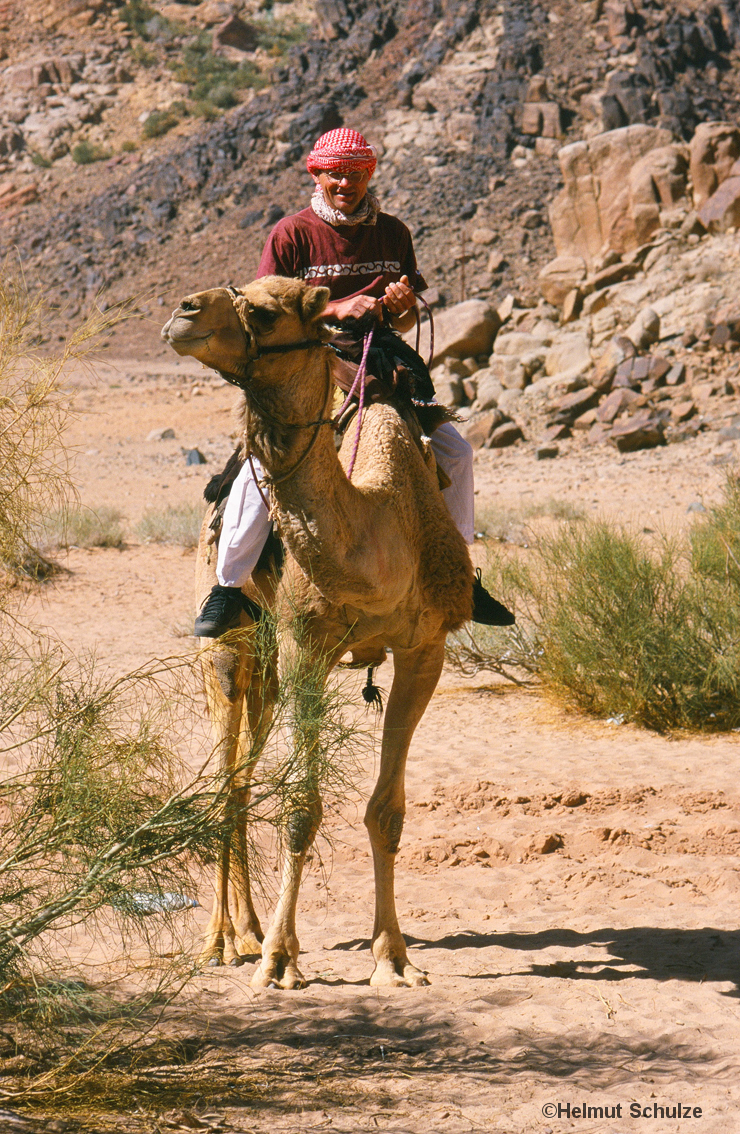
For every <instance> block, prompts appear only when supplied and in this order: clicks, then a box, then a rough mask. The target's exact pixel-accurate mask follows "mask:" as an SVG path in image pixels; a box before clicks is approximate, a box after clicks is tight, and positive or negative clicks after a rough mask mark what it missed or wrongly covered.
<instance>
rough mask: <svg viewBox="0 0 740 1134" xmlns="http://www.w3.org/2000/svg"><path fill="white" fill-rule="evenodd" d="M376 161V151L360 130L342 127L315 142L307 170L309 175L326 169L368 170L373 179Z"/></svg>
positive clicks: (308, 159)
mask: <svg viewBox="0 0 740 1134" xmlns="http://www.w3.org/2000/svg"><path fill="white" fill-rule="evenodd" d="M376 161H377V159H376V156H375V149H374V148H373V146H371V145H370V144H369V143H368V141H367V139H366V138H364V137H363V136H362V134H360V133H359V131H358V130H350V129H349V127H347V126H340V127H339V128H338V129H337V130H329V131H328V132H327V133H326V134H322V135H321V137H320V138H319V139H318V140H317V141H316V142H314V147H313V149H312V150H311V153H310V154H309V155H308V157H307V158H306V168H307V169H308V172H309V173H321V171H322V170H324V169H337V170H342V171H344V170H347V171H349V170H353V169H366V170H367V171H368V173H369V174H370V176H371V177H372V175H373V173H374V172H375V165H376Z"/></svg>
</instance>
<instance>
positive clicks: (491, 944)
mask: <svg viewBox="0 0 740 1134" xmlns="http://www.w3.org/2000/svg"><path fill="white" fill-rule="evenodd" d="M406 944H407V945H408V946H409V947H410V948H412V949H419V950H425V949H444V950H457V949H490V948H497V949H511V950H520V951H522V952H528V953H535V952H537V951H539V950H543V949H550V948H555V947H557V948H561V949H572V950H576V949H583V948H587V947H590V948H594V947H603V948H604V952H605V955H604V958H603V959H602V958H598V959H593V958H590V959H588V960H581V959H578V958H575V957H574V958H572V959H559V960H557V961H551V962H547V963H544V962H543V963H537V962H536V961H534V962H531V963H530V964H529V967H528V968H526V969H525V970H523V971H522V972H521V973H511V972H508V973H507V975H508V976H514V975H518V976H541V977H560V978H562V977H568V978H569V979H572V980H606V981H620V980H635V979H637V980H656V981H667V980H683V981H697V982H701V983H711V984H714V983H730V984H732V985H733V986H734V987H733V988H732V989H730V990H727V991H725V992H723V995H725V996H732V997H737V998H740V930H726V929H714V928H712V927H710V926H707V927H704V928H702V929H675V928H658V927H655V926H633V927H630V928H629V929H609V928H602V929H595V930H593V931H592V932H578V931H576V930H573V929H546V930H543V931H541V932H539V933H476V932H474V931H472V930H463V931H462V932H460V933H451V934H447V935H446V936H445V937H440V938H437V939H436V940H430V939H427V938H421V937H412V936H409V935H406ZM369 947H370V942H369V941H365V940H363V939H355V940H352V941H342V942H338V943H337V944H336V945H334V946H333V948H334V949H339V950H354V949H358V948H369ZM476 975H477V976H479V977H481V978H483V979H485V978H486V976H487V977H488V978H489V979H493V978H494V977H496V976H497V974H494V973H490V974H476Z"/></svg>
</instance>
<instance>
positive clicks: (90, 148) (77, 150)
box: [71, 140, 111, 165]
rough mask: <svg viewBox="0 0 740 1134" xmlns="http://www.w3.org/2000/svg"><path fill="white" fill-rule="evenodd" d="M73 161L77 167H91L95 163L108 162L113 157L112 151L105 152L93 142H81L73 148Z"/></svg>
mask: <svg viewBox="0 0 740 1134" xmlns="http://www.w3.org/2000/svg"><path fill="white" fill-rule="evenodd" d="M71 153H72V161H74V162H76V163H77V165H91V164H92V163H93V162H95V161H106V160H107V159H108V158H109V157H110V156H111V155H110V150H104V149H103V147H102V146H97V145H95V144H94V143H93V142H87V141H84V140H83V141H81V142H78V143H77V145H76V146H73V147H72V150H71Z"/></svg>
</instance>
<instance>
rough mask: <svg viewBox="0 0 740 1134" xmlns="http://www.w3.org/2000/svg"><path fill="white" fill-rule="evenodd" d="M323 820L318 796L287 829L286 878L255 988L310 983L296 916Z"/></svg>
mask: <svg viewBox="0 0 740 1134" xmlns="http://www.w3.org/2000/svg"><path fill="white" fill-rule="evenodd" d="M321 817H322V807H321V800H320V798H319V797H318V795H317V796H316V797H315V798H314V799H313V800H312V801H306V805H305V807H304V808H302V809H301V810H300V811H294V812H293V814H292V815H291V817H290V820H289V821H288V825H287V846H286V848H285V857H284V860H283V877H282V884H281V887H280V897H279V899H278V904H277V907H276V909H275V915H274V917H273V919H272V922H271V924H270V928H269V929H268V931H267V935H266V937H265V940H264V941H263V942H262V960H261V962H260V964H259V965H258V966H257V968H256V970H255V972H254V976H253V977H252V987H253V988H269V987H271V988H287V989H290V988H305V986H306V979H305V977H304V976H303V973H302V972H301V970H300V969H299V967H298V953H299V951H300V947H299V944H298V934H297V932H296V924H295V915H296V907H297V905H298V893H299V890H300V885H301V876H302V874H303V866H304V864H305V861H306V855H307V854H308V851H309V849H310V847H311V844H312V843H313V841H314V839H315V837H316V832H317V831H318V829H319V825H320V823H321Z"/></svg>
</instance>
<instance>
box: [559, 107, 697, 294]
mask: <svg viewBox="0 0 740 1134" xmlns="http://www.w3.org/2000/svg"><path fill="white" fill-rule="evenodd" d="M665 148H669V149H671V148H672V147H671V135H670V133H669V132H668V131H667V130H661V129H658V128H657V127H654V126H643V125H639V124H638V125H634V126H625V127H622V128H621V129H619V130H611V131H609V132H607V133H606V134H598V135H596V137H594V138H591V139H590V140H589V141H588V142H583V141H582V142H573V143H571V144H570V145H568V146H564V147H563V149H561V150H560V153H559V154H558V158H559V160H560V167H561V169H562V172H563V181H564V182H565V187H564V188H563V190H562V191H561V192H560V193H559V194H558V196H557V197H556V198H555V200H554V201H553V202H552V204H551V206H550V224H551V226H552V232H553V238H554V240H555V248H556V250H557V253H558V256H568V257H581V258H583V259H584V260H586V262H587V264H588V265H589V267H590V266H591V265H592V264H593V262H594V261H595V259H596V258H597V257H598V256H599V255H601V254H602V252H603V249H604V247H605V246H606V247H608V248H613V249H614V250H615V251H617V252H619V253H624V252H629V251H631V250H633V249H635V248H638V247H639V246H640V244H641V243H643V242H644V240H645V239H646V236H645V233H646V232H647V231H648V230H649V231H650V232H651V231H653V229H652V228H651V227H650V225H651V224H652V220H651V219H650V218H651V217H652V216H653V210H652V209H651V210H650V217H648V216H647V214H645V213H643V212H641V211H640V210H641V209H642V205H641V204H640V202H639V200H637V199H636V200H634V201H633V200H632V198H631V195H630V194H631V186H630V172H631V170H632V168H633V167H634V166H635V165H636V164H637V163H638V162H639V161H640V160H641V159H642V158H644V157H645V155H646V154H648V153H649V152H650V151H651V150H657V149H665ZM676 160H678V159H676ZM663 161H665V157H664V159H663ZM658 164H659V165H660V163H658ZM661 168H662V166H661ZM661 176H662V175H661ZM647 177H648V174H647V173H646V172H645V171H643V172H642V173H640V175H639V177H637V179H636V186H635V192H637V193H638V196H639V195H640V193H644V187H645V185H646V184H647ZM635 210H636V212H635ZM657 212H659V209H658V210H657ZM657 212H656V215H657ZM654 227H657V224H656V225H655V226H654ZM576 282H577V281H576ZM571 286H573V285H571ZM569 290H570V288H568V289H566V293H564V295H563V298H565V294H567V291H569Z"/></svg>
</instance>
